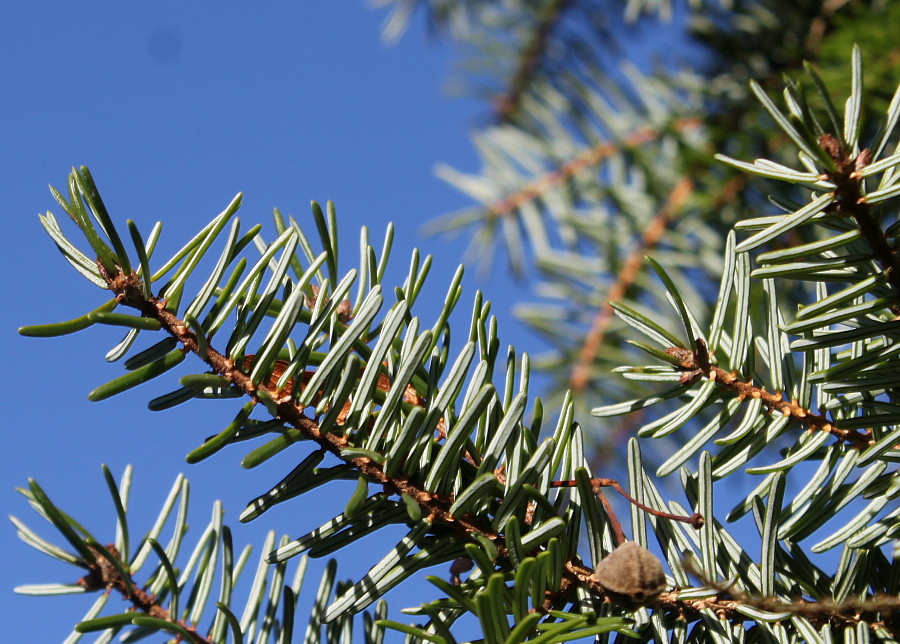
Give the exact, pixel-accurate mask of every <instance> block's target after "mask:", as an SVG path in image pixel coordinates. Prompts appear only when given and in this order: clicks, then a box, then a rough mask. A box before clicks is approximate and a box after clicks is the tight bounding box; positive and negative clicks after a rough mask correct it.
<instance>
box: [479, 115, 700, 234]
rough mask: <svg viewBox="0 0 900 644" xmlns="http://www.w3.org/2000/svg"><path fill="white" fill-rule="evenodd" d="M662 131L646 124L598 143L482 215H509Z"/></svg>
mask: <svg viewBox="0 0 900 644" xmlns="http://www.w3.org/2000/svg"><path fill="white" fill-rule="evenodd" d="M700 126H701V121H700V120H699V119H696V118H689V117H686V118H680V119H677V120H676V121H675V122H674V123H672V125H671V127H672V129H673V130H675V131H677V132H681V131H686V130H693V129H697V128H699V127H700ZM663 134H665V131H664V130H661V129H659V128H651V127H647V128H642V129H640V130H637V131H635V132H632V133H631V134H627V135H625V136H624V138H622V139H620V140H617V141H604V142H603V143H598V144H597V145H595V146H594V147H592V148H588V149H587V150H585V151H584V152H582V153H580V154H578V155H576V156H575V157H573V158H571V159H569V160H568V161H566V162H564V163H563V164H562V165H560V166H559V167H558V168H556V169H554V170H552V171H550V172H548V173H547V174H544V175H541V176H540V177H538V178H537V179H535V180H534V181H532V182H530V183H528V184H526V185H524V186H523V187H522V188H520V189H519V190H517V191H515V192H513V193H511V194H509V195H507V196H506V197H504V198H503V199H500V200H499V201H495V202H494V203H492V204H489V205H488V207H487V211H486V213H485V219H487V220H488V221H490V220H493V219H497V218H499V217H507V216H510V215H512V214H513V213H514V212H515V211H516V210H518V209H519V208H521V207H522V206H523V205H525V204H526V203H528V202H530V201H533V200H535V199H537V198H539V197H540V196H541V195H543V194H544V193H545V192H547V191H548V190H550V189H551V188H553V187H555V186H558V185H559V184H561V183H564V182H566V181H568V180H569V179H570V178H571V177H573V176H575V175H576V174H579V173H581V172H583V171H584V170H586V169H587V168H590V167H592V166H594V165H596V164H598V163H600V162H601V161H603V160H604V159H606V158H608V157H610V156H612V155H613V154H615V153H617V152H619V151H621V150H627V149H630V148H636V147H638V146H641V145H643V144H644V143H649V142H650V141H656V140H658V139H659V138H660V137H661V136H663Z"/></svg>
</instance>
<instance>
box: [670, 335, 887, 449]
mask: <svg viewBox="0 0 900 644" xmlns="http://www.w3.org/2000/svg"><path fill="white" fill-rule="evenodd" d="M697 346H698V349H697V350H695V351H692V350H690V349H685V348H684V347H670V348H668V349H666V353H668V354H669V355H671V356H673V357H675V358H677V359H678V361H679V362H678V366H679V368H680V369H681V371H682V374H681V379H682V382H689V381H691V380H696V379H700V378H705V379H707V380H712V381H715V382H716V383H717V384H718V385H719V386H720V387H722V388H723V389H724V390H726V391H730V392H731V393H733V394H734V395H735V396H737V397H738V398H739V399H741V400H744V399H747V398H751V399H753V398H758V399H760V400H762V402H763V405H765V407H766V409H767V410H768V411H769V412H771V413H780V414H781V415H783V416H790V417H791V419H792V420H794V421H796V422H798V423H800V424H802V425H805V426H806V427H807V429H809V430H810V431H823V432H827V433H829V434H832V435H834V436H835V437H836V438H837V439H838V440H841V441H844V442H846V443H847V444H849V445H851V446H853V447H854V448H855V449H858V450H864V449H866V448H868V447H871V446H872V445H874V444H875V439H874V438H873V436H872V431H871V430H869V429H865V430H862V431H859V432H857V431H853V430H849V429H841V428H839V427H837V426H836V425H835V424H834V423H832V422H831V421H829V420H828V419H827V418H825V416H822V415H820V414H816V413H814V412H812V411H810V410H809V409H806V408H805V407H803V406H801V405H800V404H799V403H798V402H797V401H796V400H785V399H784V398H783V397H782V393H781V392H780V391H778V392H774V393H770V392H768V391H766V389H765V387H756V386H755V385H754V384H753V383H752V382H746V381H744V380H741V378H740V377H739V376H738V374H737V373H736V372H733V371H732V372H729V371H726V370H724V369H722V368H720V367H717V366H715V365H713V364H710V361H709V353H708V350H707V348H706V343H705V342H703V340H701V339H700V338H697Z"/></svg>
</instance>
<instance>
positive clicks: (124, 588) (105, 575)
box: [75, 543, 212, 644]
mask: <svg viewBox="0 0 900 644" xmlns="http://www.w3.org/2000/svg"><path fill="white" fill-rule="evenodd" d="M105 548H106V550H107V551H108V552H109V553H110V554H111V555H112V556H113V557H115V558H116V559H117V560H118V561H117V563H118V564H119V566H120V567H121V568H122V569H123V570H127V569H128V564H127V563H126V562H124V561H122V559H121V556H120V555H119V551H118V550H117V549H116V547H115V545H113V544H111V543H110V544H107V545H106V546H105ZM92 550H94V554H95V556H96V559H95V561H94V563H87V564H86V565H87V567H88V570H89V572H88V574H87V575H85V576H84V577H82V578H81V579H79V580H78V581H77V582H75V583H76V584H77V585H78V586H81V587H83V588H85V589H87V590H89V591H91V590H93V591H98V590H102V591H106V590H110V589H114V590H116V591H118V592H119V593H120V594H121V595H122V599H124V600H125V601H127V602H128V603H130V604H131V605H132V607H133V608H134V610H136V611H140V612H142V613H145V614H147V615H149V616H150V617H155V618H156V619H161V620H164V621H166V622H170V623H172V624H178V625H179V626H181V627H182V628H184V629H185V630H187V631H188V632H189V633H190V635H191V644H211V642H212V641H211V640H209V639H207V638H205V637H203V636H202V635H200V634H199V633H197V632H195V631H194V629H193V628H192V627H191V626H188V625H187V624H186V623H185V622H183V621H179V620H176V619H174V618H173V617H172V616H171V615H170V614H169V611H168V610H166V609H165V608H163V607H162V605H161V604H160V602H159V600H157V598H156V597H154V596H153V595H151V594H150V593H148V592H147V591H145V590H144V589H142V588H140V587H139V586H138V585H137V583H136V582H135V581H134V580H133V579H132V578H130V577H129V578H128V580H127V581H126V580H125V579H123V578H122V577H121V576H120V575H119V572H118V570H117V569H116V566H114V565H113V564H112V562H110V561H109V559H107V557H106V555H105V554H104V553H103V552H102V548H99V549H95V548H92Z"/></svg>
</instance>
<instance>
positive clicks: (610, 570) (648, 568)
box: [594, 541, 666, 610]
mask: <svg viewBox="0 0 900 644" xmlns="http://www.w3.org/2000/svg"><path fill="white" fill-rule="evenodd" d="M594 579H596V580H597V581H598V582H599V583H600V585H601V586H603V588H604V590H606V594H607V595H609V598H610V600H612V602H613V603H614V604H617V605H619V606H621V607H623V608H626V609H628V610H636V609H638V608H640V607H641V606H646V605H647V604H651V603H653V601H654V600H656V598H657V597H659V596H660V594H662V592H663V591H664V590H665V589H666V575H665V573H664V572H663V568H662V564H661V563H660V562H659V559H657V558H656V557H655V556H653V555H652V554H651V553H650V551H649V550H647V549H646V548H642V547H641V546H639V545H637V544H636V543H634V542H633V541H626V542H625V543H623V544H622V545H621V546H619V547H618V548H616V549H615V550H614V551H612V552H611V553H610V554H608V555H606V556H605V557H604V558H603V559H602V560H601V561H600V563H599V564H597V568H596V569H595V570H594Z"/></svg>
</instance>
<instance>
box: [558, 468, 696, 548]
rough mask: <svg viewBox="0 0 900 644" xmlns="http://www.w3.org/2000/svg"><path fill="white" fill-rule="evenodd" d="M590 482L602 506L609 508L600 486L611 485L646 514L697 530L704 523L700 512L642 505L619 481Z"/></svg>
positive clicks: (570, 483) (560, 484)
mask: <svg viewBox="0 0 900 644" xmlns="http://www.w3.org/2000/svg"><path fill="white" fill-rule="evenodd" d="M590 483H591V486H592V487H593V490H594V494H596V495H597V497H598V498H599V499H600V501H601V502H602V503H603V507H604V508H609V506H608V504H607V502H606V499H605V497H604V496H603V493H602V491H601V489H600V488H604V487H611V488H612V489H614V490H615V491H616V492H618V493H619V494H621V495H622V496H623V497H625V499H626V500H627V501H628V502H629V503H631V504H632V505H634V506H635V507H637V508H640V509H641V510H643V511H644V512H646V513H647V514H652V515H653V516H655V517H660V518H661V519H668V520H669V521H678V522H679V523H688V524H690V525H691V526H693V527H694V529H697V530H699V529H700V528H702V527H703V524H704V523H705V521H704V519H703V516H702V515H700V514H697V513H694V514H692V515H691V516H689V517H686V516H683V515H680V514H670V513H668V512H662V511H660V510H655V509H653V508H651V507H649V506H647V505H644V504H643V503H641V502H640V501H638V500H637V499H635V498H634V497H632V496H631V495H630V494H628V492H626V491H625V490H624V489H623V488H622V486H621V485H619V482H618V481H615V480H613V479H604V478H593V479H590ZM575 485H576V482H575V481H571V480H570V481H551V482H550V487H575ZM607 512H608V513H609V514H610V517H611V518H612V517H614V514H613V513H612V509H607ZM615 523H616V525H617V524H618V521H616V522H615ZM621 530H622V529H621V528H619V533H621ZM618 536H619V535H618V534H617V538H618ZM621 541H624V537H623V538H622V539H621ZM621 541H620V543H621Z"/></svg>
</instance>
